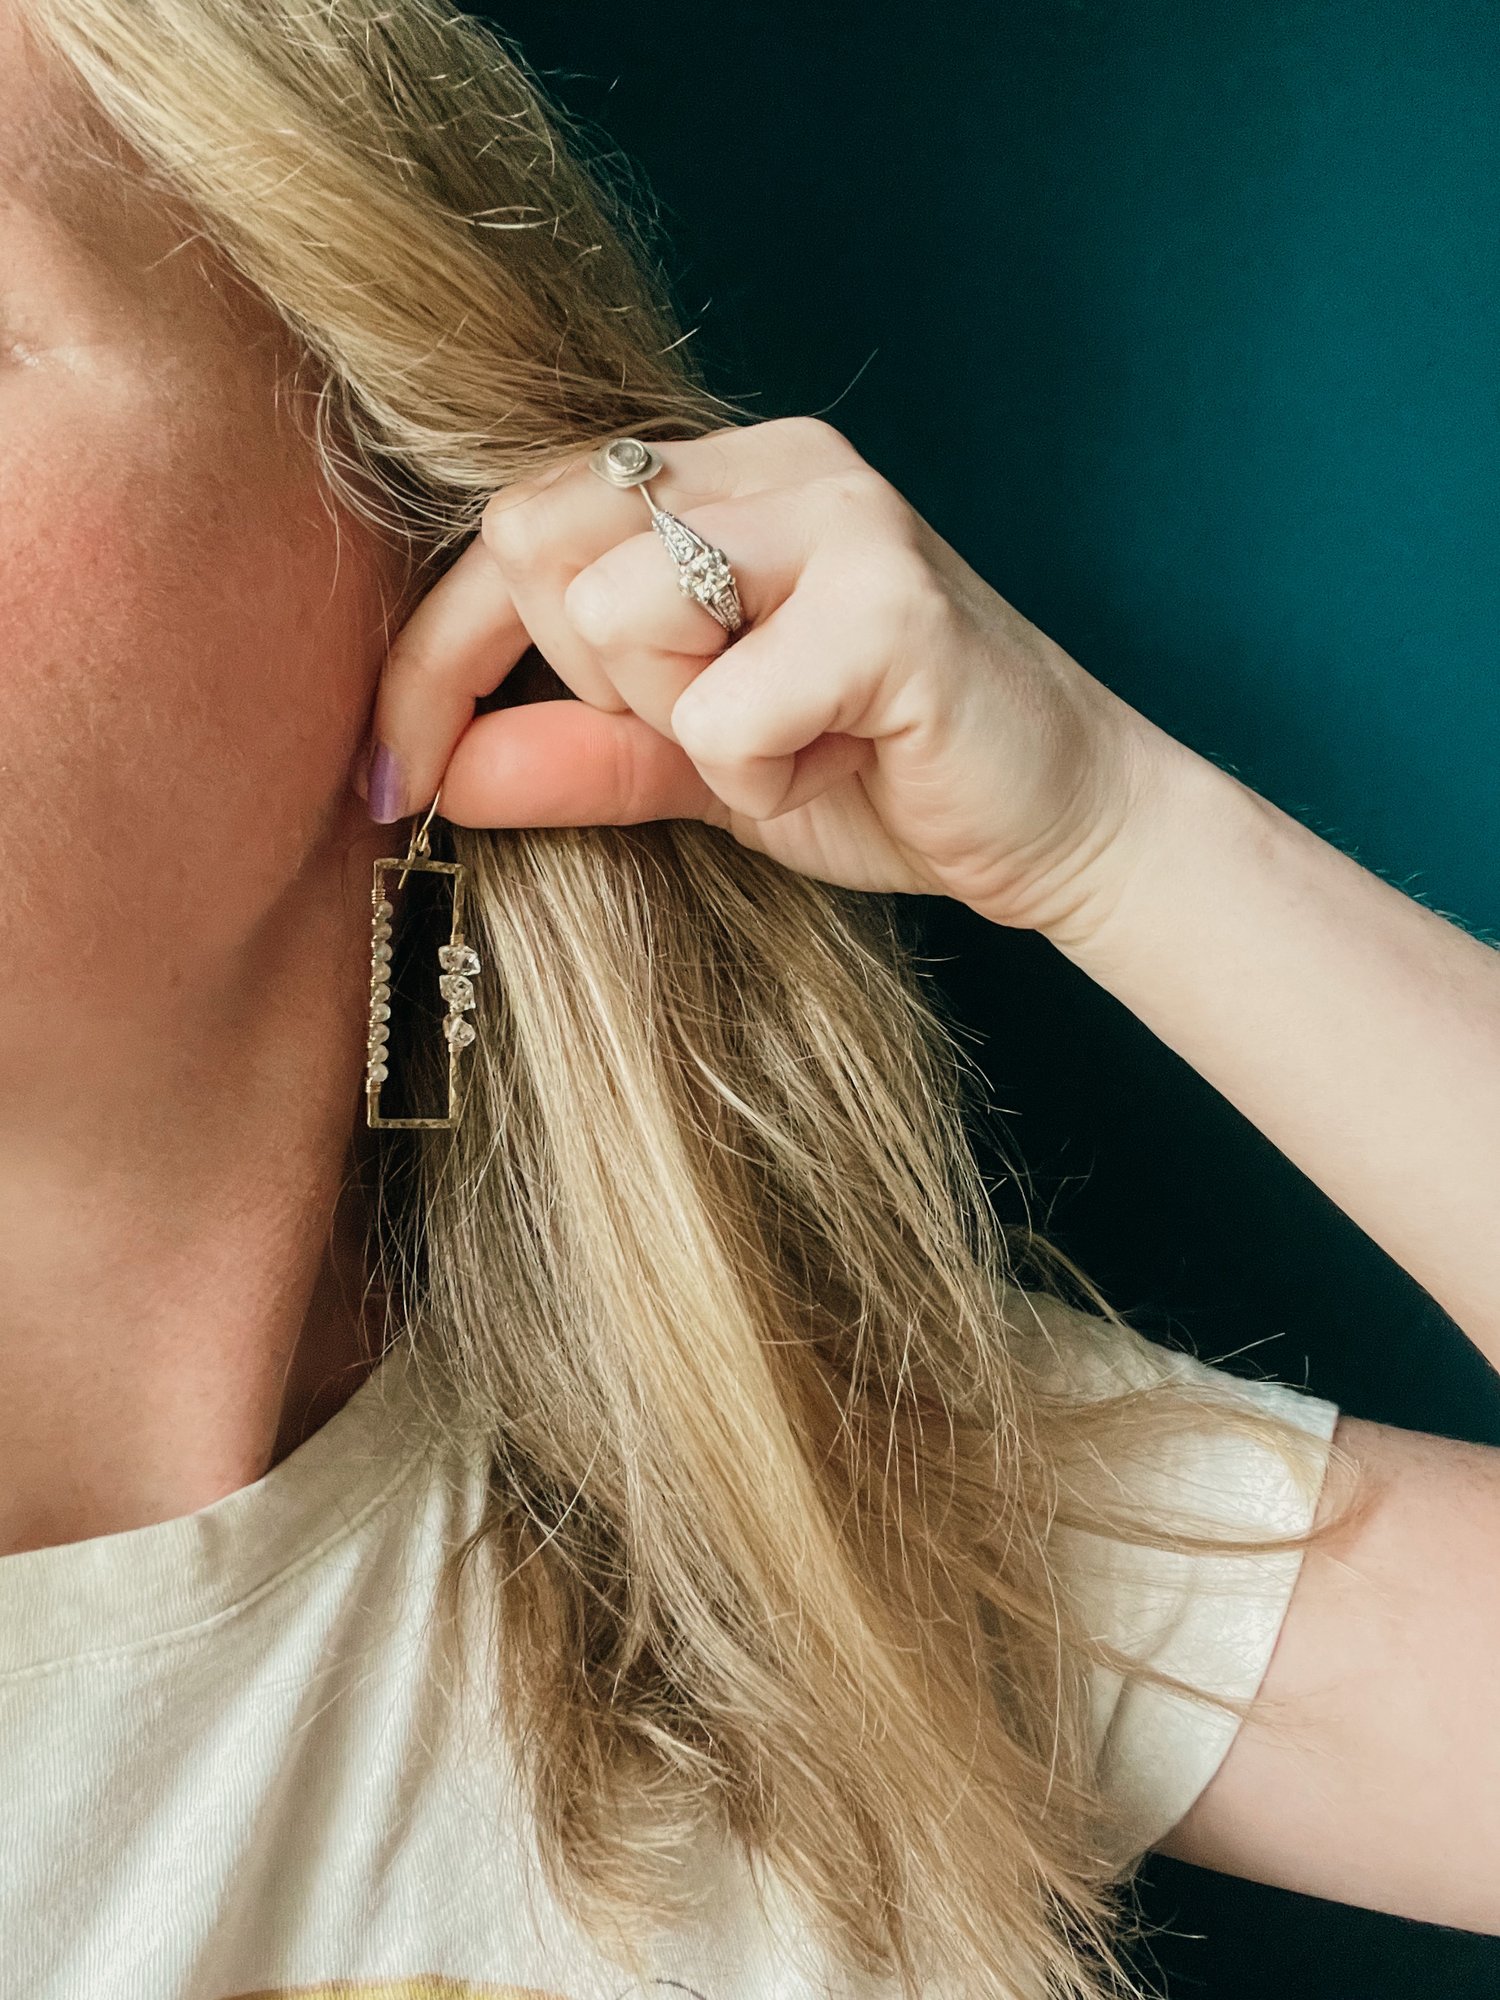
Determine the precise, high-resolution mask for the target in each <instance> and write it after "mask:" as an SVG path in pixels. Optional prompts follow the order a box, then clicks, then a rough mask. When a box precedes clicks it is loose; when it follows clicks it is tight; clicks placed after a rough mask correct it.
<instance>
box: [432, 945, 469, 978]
mask: <svg viewBox="0 0 1500 2000" xmlns="http://www.w3.org/2000/svg"><path fill="white" fill-rule="evenodd" d="M438 964H439V965H440V966H441V967H442V968H443V970H444V972H467V973H469V974H470V975H472V974H474V973H476V972H477V971H478V970H479V953H478V952H477V951H476V950H475V949H474V947H473V945H471V944H445V945H440V946H439V947H438Z"/></svg>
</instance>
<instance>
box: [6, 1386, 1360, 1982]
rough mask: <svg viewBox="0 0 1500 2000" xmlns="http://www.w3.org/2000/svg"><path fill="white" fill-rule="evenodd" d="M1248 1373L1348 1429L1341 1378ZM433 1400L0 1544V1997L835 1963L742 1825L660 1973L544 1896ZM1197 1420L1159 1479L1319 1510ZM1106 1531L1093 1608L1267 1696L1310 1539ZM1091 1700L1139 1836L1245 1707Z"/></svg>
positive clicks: (1251, 1519) (350, 1406)
mask: <svg viewBox="0 0 1500 2000" xmlns="http://www.w3.org/2000/svg"><path fill="white" fill-rule="evenodd" d="M1157 1352H1158V1353H1159V1355H1160V1365H1162V1366H1170V1367H1175V1368H1183V1369H1186V1370H1188V1371H1189V1372H1192V1371H1201V1372H1202V1373H1204V1374H1206V1375H1209V1376H1211V1377H1212V1378H1213V1379H1215V1380H1217V1381H1219V1382H1236V1381H1237V1378H1232V1377H1228V1376H1225V1375H1224V1374H1222V1373H1221V1371H1218V1370H1208V1369H1205V1368H1204V1364H1202V1363H1199V1362H1194V1361H1189V1360H1187V1359H1186V1358H1183V1357H1175V1356H1174V1357H1168V1356H1167V1355H1166V1353H1165V1350H1157ZM1136 1365H1137V1366H1138V1363H1137V1364H1136ZM1237 1386H1238V1387H1239V1388H1240V1389H1241V1390H1242V1391H1243V1393H1244V1394H1246V1395H1247V1396H1250V1397H1252V1398H1254V1399H1258V1400H1260V1401H1261V1402H1263V1403H1265V1404H1269V1405H1271V1406H1273V1407H1276V1408H1279V1409H1281V1410H1283V1411H1284V1412H1285V1413H1286V1414H1287V1415H1289V1416H1291V1417H1293V1418H1294V1420H1296V1421H1298V1422H1300V1423H1301V1424H1302V1425H1303V1426H1304V1427H1305V1428H1306V1429H1308V1430H1309V1431H1310V1432H1311V1433H1313V1434H1314V1435H1315V1436H1317V1437H1319V1438H1322V1439H1327V1438H1328V1437H1329V1436H1330V1435H1331V1433H1332V1430H1333V1426H1334V1422H1335V1420H1336V1418H1337V1414H1338V1412H1337V1410H1336V1408H1335V1406H1334V1405H1333V1404H1331V1403H1329V1402H1326V1401H1323V1400H1322V1399H1320V1398H1316V1397H1310V1396H1306V1395H1301V1394H1299V1393H1298V1392H1296V1391H1293V1390H1290V1389H1287V1388H1283V1387H1281V1386H1280V1385H1276V1384H1266V1383H1254V1384H1249V1383H1238V1385H1237ZM416 1407H417V1405H416V1402H415V1392H414V1388H413V1377H412V1375H411V1364H410V1362H409V1360H408V1359H407V1357H406V1355H405V1353H404V1351H396V1352H393V1353H392V1354H391V1355H390V1356H388V1357H387V1359H386V1360H385V1361H384V1362H383V1363H382V1364H381V1366H380V1368H379V1369H377V1370H376V1372H375V1373H374V1374H372V1375H371V1376H370V1377H369V1378H368V1379H367V1380H366V1381H365V1383H364V1384H363V1385H362V1386H361V1388H360V1389H359V1390H358V1392H357V1393H356V1394H355V1395H354V1396H353V1397H352V1398H351V1400H350V1401H349V1402H348V1403H346V1404H345V1405H344V1407H343V1408H342V1409H341V1410H340V1411H339V1412H338V1413H337V1414H336V1415H335V1416H334V1417H333V1418H332V1419H331V1420H330V1421H329V1422H327V1423H326V1424H325V1425H324V1426H323V1427H322V1428H321V1429H320V1430H319V1431H317V1432H315V1433H314V1435H313V1436H312V1437H310V1438H309V1439H308V1440H307V1441H306V1442H305V1443H304V1444H303V1445H301V1446H300V1447H299V1448H298V1449H297V1450H296V1451H294V1452H293V1453H292V1454H291V1455H290V1456H289V1457H287V1458H286V1459H284V1460H283V1461H282V1462H281V1463H280V1464H279V1465H277V1466H274V1467H273V1468H272V1469H271V1471H270V1472H269V1473H267V1474H266V1475H265V1477H264V1478H262V1479H259V1480H257V1481H256V1482H255V1484H254V1485H252V1486H247V1487H245V1488H243V1489H242V1490H241V1491H240V1492H237V1493H232V1494H230V1495H228V1496H227V1497H226V1498H224V1499H222V1500H218V1501H216V1502H215V1503H214V1504H213V1505H212V1506H208V1507H205V1508H203V1509H201V1510H200V1511H199V1512H198V1513H196V1514H191V1515H187V1516H185V1517H183V1518H181V1519H178V1520H172V1521H164V1522H160V1523H156V1524H153V1525H151V1526H148V1527H144V1528H136V1529H131V1530H129V1531H127V1532H125V1533H121V1534H115V1535H105V1536H100V1537H98V1538H96V1539H93V1540H90V1541H85V1542H75V1543H71V1544H68V1545H65V1546H63V1547H59V1548H47V1549H38V1550H32V1551H26V1552H23V1553H21V1554H17V1555H11V1556H8V1557H5V1558H3V1559H0V1996H3V2000H231V1996H233V2000H241V1996H255V2000H270V1996H273V1995H274V1996H280V1995H290V1994H295V1995H298V1996H303V2000H311V1996H313V1995H327V1996H330V2000H331V1996H333V1995H339V1996H341V2000H358V1996H364V2000H461V1996H469V2000H606V1996H607V2000H627V1996H629V2000H634V1996H635V1995H637V1994H642V1993H646V1992H652V1993H656V1992H658V1991H659V1992H660V1993H661V1994H662V1995H663V1996H666V1995H671V1996H674V2000H680V1996H681V1995H682V1993H683V1989H684V1988H685V1989H687V1991H688V1993H690V1994H695V1995H698V1996H701V1997H702V2000H811V1996H813V1995H814V1994H816V1993H823V1992H826V1991H828V1990H829V1988H828V1986H826V1985H819V1984H818V1983H817V1974H818V1972H819V1970H820V1962H819V1961H818V1959H817V1957H816V1954H815V1953H814V1952H813V1950H812V1947H811V1946H810V1945H809V1944H808V1943H807V1941H806V1938H805V1935H804V1934H803V1933H801V1932H799V1931H798V1929H797V1927H796V1925H795V1923H794V1921H793V1919H792V1917H791V1916H790V1914H789V1913H788V1912H787V1910H786V1908H785V1906H784V1905H778V1904H777V1903H776V1902H775V1901H774V1900H773V1901H771V1902H769V1903H768V1905H767V1907H766V1909H765V1910H764V1911H762V1910H761V1909H760V1908H758V1907H757V1905H756V1902H755V1899H754V1896H753V1893H752V1891H751V1884H750V1882H749V1879H748V1876H747V1875H746V1873H745V1871H744V1868H743V1864H742V1863H741V1862H740V1861H739V1860H738V1858H731V1857H730V1856H729V1855H727V1854H713V1855H706V1856H705V1857H704V1862H703V1867H704V1881H705V1883H706V1884H707V1885H708V1886H709V1888H710V1891H711V1900H710V1901H709V1902H708V1903H707V1904H706V1905H705V1906H704V1910H703V1915H702V1918H701V1920H695V1922H694V1924H693V1925H692V1926H691V1927H688V1928H683V1929H680V1930H677V1931H674V1932H672V1933H671V1934H670V1935H669V1937H668V1938H667V1939H666V1940H665V1941H664V1942H663V1945H662V1949H661V1956H660V1958H659V1961H658V1963H657V1965H656V1968H655V1977H654V1978H653V1980H652V1981H651V1982H650V1984H649V1985H648V1986H645V1987H642V1986H639V1985H636V1984H634V1983H632V1982H631V1980H630V1978H629V1976H628V1975H627V1974H624V1973H623V1972H622V1970H621V1968H620V1967H619V1966H618V1965H616V1964H614V1963H613V1962H612V1961H610V1960H609V1959H607V1958H604V1957H603V1956H601V1955H600V1954H599V1953H598V1952H597V1951H596V1950H595V1948H594V1947H593V1946H592V1945H591V1944H590V1943H589V1942H588V1940H587V1938H586V1937H585V1936H584V1935H583V1934H582V1933H580V1932H578V1931H577V1930H576V1929H575V1928H574V1927H573V1926H572V1925H570V1923H569V1922H568V1921H567V1920H566V1918H565V1917H564V1915H563V1914H562V1912H561V1911H560V1910H559V1909H558V1907H557V1905H556V1904H555V1903H554V1902H552V1900H551V1899H550V1897H549V1896H548V1895H547V1893H546V1891H545V1888H544V1886H543V1885H542V1883H541V1881H540V1876H539V1873H538V1872H537V1870H536V1867H535V1864H534V1861H533V1851H532V1847H531V1842H530V1837H529V1833H528V1827H527V1823H526V1820H525V1816H524V1813H523V1812H522V1810H521V1807H520V1803H519V1797H518V1793H517V1791H516V1788H515V1783H514V1778H513V1774H512V1772H511V1770H510V1767H509V1765H508V1763H507V1760H506V1757H505V1754H504V1752H503V1750H502V1749H501V1748H500V1746H499V1745H498V1744H497V1742H496V1740H495V1732H493V1731H492V1730H491V1729H489V1728H487V1727H486V1726H485V1725H484V1724H483V1722H482V1721H479V1720H478V1719H476V1717H475V1716H474V1715H468V1714H466V1713H465V1712H464V1707H463V1704H462V1703H456V1702H454V1701H453V1700H452V1699H451V1697H450V1696H449V1695H447V1694H445V1693H444V1692H443V1687H444V1683H443V1681H442V1676H441V1672H440V1670H439V1663H438V1661H437V1659H436V1658H435V1655H434V1642H433V1637H432V1634H433V1631H434V1624H435V1621H434V1616H433V1612H434V1602H435V1599H434V1589H435V1581H436V1576H437V1572H438V1567H439V1564H440V1561H441V1558H442V1555H443V1553H444V1551H445V1550H446V1548H448V1547H449V1546H451V1545H452V1542H453V1541H454V1540H455V1539H456V1538H459V1537H461V1536H462V1535H463V1534H464V1533H465V1532H467V1530H468V1529H469V1528H470V1527H472V1526H473V1525H474V1524H475V1522H476V1521H477V1518H478V1509H479V1506H480V1502H481V1499H482V1494H483V1475H482V1467H481V1466H480V1465H479V1463H478V1462H477V1461H476V1462H474V1463H472V1464H471V1463H468V1462H466V1461H462V1460H454V1459H450V1458H448V1457H447V1456H445V1455H442V1454H439V1455H436V1456H434V1455H433V1454H432V1453H431V1452H430V1451H424V1450H423V1449H422V1448H421V1447H420V1444H419V1443H416V1444H414V1443H413V1442H412V1438H413V1437H414V1436H417V1435H418V1433H416V1432H414V1431H412V1429H411V1427H410V1426H408V1427H407V1432H406V1434H404V1435H401V1434H398V1432H399V1420H400V1419H401V1418H402V1416H403V1415H409V1414H410V1412H411V1411H412V1410H413V1409H415V1408H416ZM1195 1449H1197V1456H1196V1457H1194V1456H1192V1455H1191V1454H1189V1453H1186V1452H1185V1453H1184V1460H1183V1464H1182V1465H1181V1466H1174V1467H1172V1468H1170V1469H1168V1468H1163V1469H1162V1474H1161V1477H1162V1478H1163V1479H1179V1480H1180V1481H1181V1482H1183V1483H1184V1485H1185V1487H1186V1488H1191V1494H1190V1497H1191V1499H1192V1501H1193V1503H1194V1504H1195V1505H1196V1506H1197V1507H1198V1510H1199V1512H1200V1513H1203V1514H1208V1515H1217V1516H1218V1518H1220V1519H1222V1520H1224V1521H1226V1522H1236V1523H1246V1524H1253V1527H1252V1528H1251V1529H1250V1531H1251V1532H1255V1531H1265V1530H1269V1529H1272V1528H1274V1529H1276V1530H1281V1531H1292V1530H1297V1529H1301V1528H1303V1527H1305V1526H1306V1525H1307V1524H1308V1522H1309V1520H1310V1519H1311V1515H1312V1512H1313V1505H1314V1502H1313V1500H1312V1499H1310V1498H1309V1497H1307V1496H1305V1495H1303V1494H1302V1493H1300V1492H1299V1491H1298V1490H1297V1488H1296V1487H1295V1485H1294V1483H1293V1482H1292V1481H1291V1480H1290V1478H1289V1476H1288V1475H1287V1474H1286V1473H1285V1471H1284V1469H1282V1467H1281V1464H1280V1461H1279V1459H1276V1458H1274V1456H1273V1455H1271V1454H1269V1453H1267V1452H1265V1451H1264V1450H1262V1449H1261V1448H1259V1447H1255V1446H1252V1445H1251V1444H1250V1443H1248V1442H1245V1441H1241V1440H1238V1439H1236V1440H1234V1441H1233V1442H1232V1443H1231V1444H1229V1445H1225V1444H1223V1443H1220V1444H1218V1445H1216V1446H1214V1447H1213V1448H1212V1451H1210V1449H1209V1448H1208V1447H1207V1446H1203V1447H1201V1448H1195ZM1087 1539H1090V1540H1092V1539H1093V1538H1087ZM1115 1546H1116V1549H1117V1554H1116V1556H1115V1557H1112V1558H1111V1566H1110V1568H1109V1570H1108V1572H1107V1573H1106V1572H1104V1571H1100V1572H1099V1573H1098V1574H1097V1575H1096V1577H1095V1578H1094V1580H1093V1582H1091V1583H1088V1584H1087V1585H1085V1586H1084V1587H1085V1589H1086V1590H1087V1591H1088V1592H1091V1593H1092V1597H1091V1602H1092V1603H1093V1604H1094V1606H1095V1607H1096V1613H1097V1616H1096V1626H1095V1629H1096V1630H1098V1631H1099V1632H1101V1633H1102V1634H1104V1635H1105V1636H1108V1637H1110V1638H1114V1639H1116V1640H1117V1641H1118V1642H1119V1643H1122V1644H1127V1645H1130V1644H1136V1643H1137V1642H1138V1641H1139V1639H1140V1637H1141V1634H1142V1632H1144V1631H1146V1630H1148V1628H1149V1631H1150V1636H1151V1643H1152V1646H1153V1652H1152V1657H1153V1658H1155V1659H1156V1660H1157V1661H1158V1662H1159V1663H1161V1664H1162V1665H1165V1666H1167V1667H1169V1668H1171V1669H1172V1670H1173V1671H1176V1672H1179V1673H1182V1674H1184V1675H1185V1676H1187V1677H1188V1678H1191V1679H1195V1680H1197V1681H1198V1682H1200V1683H1205V1682H1206V1683H1207V1684H1209V1685H1213V1686H1217V1687H1219V1688H1220V1689H1222V1690H1224V1691H1226V1692H1233V1693H1236V1694H1245V1695H1249V1694H1253V1693H1254V1691H1255V1689H1256V1688H1257V1687H1258V1685H1259V1682H1260V1679H1261V1676H1262V1674H1263V1673H1264V1671H1265V1667H1266V1664H1267V1662H1268V1660H1269V1657H1270V1653H1271V1648H1272V1646H1273V1645H1274V1643H1275V1638H1276V1634H1277V1631H1278V1629H1279V1626H1280V1623H1281V1618H1282V1615H1283V1613H1284V1610H1285V1607H1286V1601H1287V1598H1288V1596H1289V1595H1290V1592H1291V1588H1292V1584H1293V1582H1294V1581H1295V1578H1296V1574H1297V1569H1298V1566H1299V1563H1300V1552H1295V1551H1294V1552H1293V1553H1292V1554H1290V1555H1284V1554H1283V1555H1272V1556H1257V1557H1254V1558H1251V1559H1248V1560H1247V1559H1243V1558H1241V1559H1232V1558H1221V1559H1219V1561H1218V1563H1217V1564H1215V1563H1212V1562H1203V1561H1201V1560H1195V1561H1193V1562H1192V1563H1191V1564H1190V1563H1189V1561H1188V1559H1186V1558H1180V1557H1173V1556H1171V1555H1164V1554H1162V1553H1159V1552H1154V1551H1149V1550H1139V1549H1131V1550H1118V1545H1115ZM1081 1573H1082V1572H1080V1574H1081ZM1096 1719H1097V1725H1098V1740H1099V1750H1100V1756H1101V1758H1102V1760H1103V1762H1102V1768H1103V1769H1104V1770H1105V1771H1106V1772H1107V1773H1108V1776H1109V1782H1110V1785H1111V1788H1112V1789H1117V1790H1118V1792H1119V1795H1120V1796H1122V1797H1128V1798H1129V1799H1130V1801H1131V1802H1132V1805H1133V1808H1134V1809H1135V1810H1136V1812H1137V1813H1138V1815H1139V1819H1140V1823H1141V1827H1142V1834H1143V1838H1142V1849H1143V1850H1144V1848H1145V1847H1146V1846H1149V1845H1150V1844H1151V1842H1152V1841H1153V1839H1157V1838H1160V1837H1161V1836H1162V1835H1163V1834H1165V1833H1166V1831H1167V1830H1168V1829H1169V1828H1170V1827H1171V1826H1173V1825H1174V1824H1175V1823H1176V1822H1177V1820H1178V1819H1179V1818H1180V1817H1181V1816H1182V1814H1183V1813H1184V1812H1185V1811H1186V1809H1187V1807H1188V1806H1189V1805H1190V1804H1191V1803H1192V1801H1193V1799H1194V1798H1195V1797H1196V1796H1197V1795H1198V1793H1199V1792H1200V1791H1201V1790H1202V1789H1203V1787H1204V1786H1205V1785H1206V1784H1207V1782H1208V1780H1209V1779H1210V1778H1211V1777H1212V1775H1213V1773H1214V1771H1215V1769H1216V1768H1217V1767H1218V1764H1219V1762H1220V1760H1221V1759H1222V1757H1223V1755H1224V1753H1225V1751H1226V1749H1227V1748H1228V1745H1229V1742H1230V1739H1231V1737H1232V1735H1233V1733H1234V1728H1235V1724H1234V1721H1233V1718H1229V1717H1224V1718H1220V1717H1218V1716H1217V1715H1216V1714H1215V1713H1214V1712H1212V1711H1210V1710H1207V1709H1205V1708H1203V1707H1201V1706H1200V1705H1198V1704H1193V1703H1187V1702H1183V1701H1181V1700H1174V1699H1171V1698H1167V1697H1161V1696H1158V1695H1156V1694H1153V1693H1152V1692H1151V1691H1149V1690H1139V1689H1136V1690H1132V1691H1131V1692H1130V1693H1129V1694H1127V1695H1126V1696H1124V1697H1123V1698H1122V1697H1121V1694H1120V1688H1119V1685H1118V1683H1112V1682H1111V1680H1110V1678H1109V1677H1108V1676H1103V1675H1101V1676H1100V1678H1099V1683H1098V1701H1097V1716H1096ZM778 1910H780V1912H781V1914H779V1915H778ZM821 1969H823V1970H825V1971H826V1968H821ZM658 1979H659V1980H661V1981H662V1982H665V1983H663V1984H661V1985H660V1987H658V1985H657V1980H658ZM834 1986H835V1990H840V1991H846V1990H847V1991H860V1990H865V1991H868V1990H871V1989H869V1988H864V1989H860V1988H857V1987H852V1986H851V1987H849V1988H844V1987H843V1986H842V1985H841V1984H840V1983H839V1982H837V1981H835V1982H834Z"/></svg>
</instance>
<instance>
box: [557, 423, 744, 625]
mask: <svg viewBox="0 0 1500 2000" xmlns="http://www.w3.org/2000/svg"><path fill="white" fill-rule="evenodd" d="M589 466H590V469H591V470H592V471H594V472H596V473H597V474H598V475H599V477H600V478H601V479H602V480H603V481H604V482H605V484H606V485H608V486H620V487H628V486H638V487H639V488H640V489H641V498H642V499H643V500H644V501H645V503H646V505H647V507H648V508H649V509H650V512H651V525H652V527H653V528H655V530H656V532H657V534H658V535H660V537H661V539H662V541H663V542H664V543H665V545H666V550H667V554H668V555H669V556H670V557H671V558H672V560H673V562H674V563H676V565H677V582H678V585H679V587H680V589H681V591H682V594H683V596H684V597H691V598H692V599H693V600H694V602H695V603H698V604H701V605H702V606H703V608H704V610H705V611H707V612H708V613H710V615H711V616H713V617H714V618H717V619H718V621H719V623H720V624H721V625H722V626H723V627H724V630H725V631H726V632H728V633H730V634H733V633H735V632H738V631H739V629H740V627H741V626H742V625H743V624H744V622H745V614H744V610H743V608H742V607H741V604H740V593H739V587H738V585H737V584H736V583H735V580H734V571H733V570H732V569H731V568H730V566H729V558H728V557H727V556H726V555H725V553H724V551H723V550H722V549H716V548H715V547H714V546H713V544H712V542H706V541H704V539H703V537H702V536H701V535H699V534H696V533H695V532H694V531H693V529H691V528H690V527H689V526H688V524H687V522H686V521H679V520H678V518H677V516H676V515H675V514H669V513H668V512H667V510H666V509H665V508H664V507H658V506H657V504H656V502H655V501H654V500H653V499H652V497H651V492H650V488H649V487H648V486H647V484H646V482H647V480H650V479H655V478H656V477H657V476H658V475H659V474H660V472H661V471H662V460H661V453H660V452H658V451H653V450H652V448H651V446H650V445H648V444H643V443H642V442H641V440H640V439H639V438H615V439H613V440H612V441H611V442H610V443H609V444H601V445H600V446H599V447H598V449H597V450H596V451H594V452H592V453H590V455H589Z"/></svg>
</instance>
